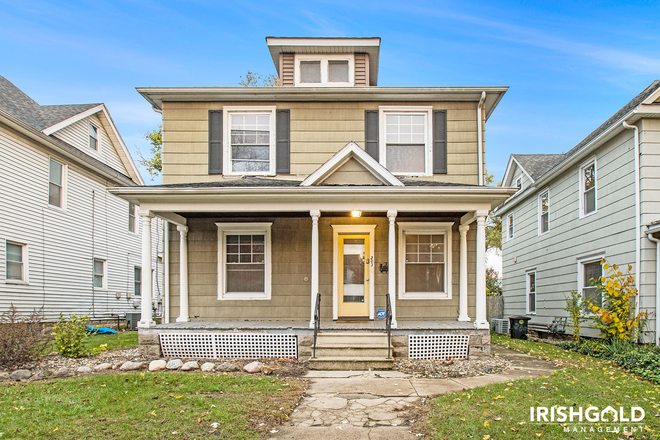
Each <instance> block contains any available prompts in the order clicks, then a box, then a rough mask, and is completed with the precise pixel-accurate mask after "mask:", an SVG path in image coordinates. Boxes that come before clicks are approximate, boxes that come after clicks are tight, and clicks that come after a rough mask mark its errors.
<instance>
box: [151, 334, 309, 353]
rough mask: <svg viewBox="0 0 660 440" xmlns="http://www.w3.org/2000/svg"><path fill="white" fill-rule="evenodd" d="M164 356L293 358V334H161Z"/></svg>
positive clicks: (295, 342)
mask: <svg viewBox="0 0 660 440" xmlns="http://www.w3.org/2000/svg"><path fill="white" fill-rule="evenodd" d="M160 347H161V349H162V351H163V356H164V357H180V358H201V359H220V358H231V359H259V358H297V357H298V339H297V337H296V336H295V335H267V334H249V333H241V334H228V333H161V334H160Z"/></svg>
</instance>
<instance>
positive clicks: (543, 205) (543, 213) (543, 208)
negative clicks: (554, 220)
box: [539, 190, 550, 235]
mask: <svg viewBox="0 0 660 440" xmlns="http://www.w3.org/2000/svg"><path fill="white" fill-rule="evenodd" d="M549 230H550V191H548V190H545V191H543V192H542V193H541V194H539V235H542V234H545V233H546V232H548V231H549Z"/></svg>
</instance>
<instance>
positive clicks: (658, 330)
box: [646, 232, 660, 347]
mask: <svg viewBox="0 0 660 440" xmlns="http://www.w3.org/2000/svg"><path fill="white" fill-rule="evenodd" d="M646 234H647V235H646V237H647V238H648V239H649V240H651V241H652V242H654V243H655V346H656V347H657V346H658V345H660V318H659V317H658V311H659V310H660V308H659V307H658V304H660V240H658V239H657V238H655V237H654V236H653V235H652V234H650V233H648V232H647V233H646Z"/></svg>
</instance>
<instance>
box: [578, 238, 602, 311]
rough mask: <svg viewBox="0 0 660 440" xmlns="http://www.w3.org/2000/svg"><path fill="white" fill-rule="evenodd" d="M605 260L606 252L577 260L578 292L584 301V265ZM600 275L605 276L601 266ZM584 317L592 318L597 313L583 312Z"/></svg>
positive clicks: (599, 252)
mask: <svg viewBox="0 0 660 440" xmlns="http://www.w3.org/2000/svg"><path fill="white" fill-rule="evenodd" d="M603 258H605V252H603V251H598V252H595V253H593V254H591V255H586V256H583V257H579V258H578V259H577V287H578V288H577V291H578V294H579V295H580V297H581V298H582V299H584V293H583V291H582V289H583V287H584V286H583V285H582V282H583V280H584V265H585V264H588V263H595V262H600V261H602V259H603ZM600 275H601V276H603V267H602V266H601V268H600ZM582 316H585V317H590V316H595V313H592V312H585V311H584V310H582Z"/></svg>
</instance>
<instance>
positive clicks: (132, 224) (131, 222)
mask: <svg viewBox="0 0 660 440" xmlns="http://www.w3.org/2000/svg"><path fill="white" fill-rule="evenodd" d="M136 212H137V206H136V205H135V204H133V203H130V202H129V203H128V230H129V231H130V232H134V233H136V234H137V222H136V221H135V220H136V215H135V214H136Z"/></svg>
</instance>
